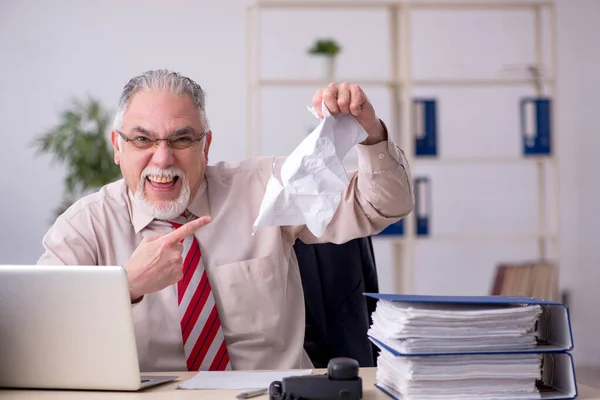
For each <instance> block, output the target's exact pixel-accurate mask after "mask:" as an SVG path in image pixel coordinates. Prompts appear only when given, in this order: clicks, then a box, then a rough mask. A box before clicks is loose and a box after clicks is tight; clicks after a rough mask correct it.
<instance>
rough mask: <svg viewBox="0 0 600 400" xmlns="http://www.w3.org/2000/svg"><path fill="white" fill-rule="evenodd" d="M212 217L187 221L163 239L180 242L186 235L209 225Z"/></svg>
mask: <svg viewBox="0 0 600 400" xmlns="http://www.w3.org/2000/svg"><path fill="white" fill-rule="evenodd" d="M211 220H212V219H211V218H210V217H209V216H204V217H200V218H196V219H195V220H193V221H190V222H187V223H185V224H183V225H181V226H180V227H179V228H177V229H175V230H174V231H173V232H169V233H167V234H166V235H165V236H163V240H164V241H166V242H170V243H178V242H180V241H182V240H183V239H185V238H186V237H188V236H190V235H192V234H193V233H194V232H195V231H197V230H198V229H200V228H202V227H203V226H205V225H207V224H208V223H209V222H210V221H211Z"/></svg>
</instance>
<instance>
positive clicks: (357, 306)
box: [294, 237, 379, 368]
mask: <svg viewBox="0 0 600 400" xmlns="http://www.w3.org/2000/svg"><path fill="white" fill-rule="evenodd" d="M294 250H295V252H296V257H297V258H298V264H299V267H300V275H301V278H302V287H303V289H304V299H305V303H306V332H305V346H304V347H305V349H306V351H307V353H308V355H309V357H310V358H311V360H312V362H313V364H314V365H315V368H326V367H327V363H328V361H329V360H330V359H331V358H334V357H351V358H354V359H355V360H357V361H358V362H359V364H360V366H361V367H371V366H375V365H376V361H375V354H376V353H375V347H374V345H372V343H371V342H370V341H369V339H368V338H367V330H368V329H369V326H370V325H371V319H370V316H371V313H372V312H373V310H374V309H375V301H374V299H372V298H369V297H365V296H364V295H363V293H365V292H370V293H377V292H378V290H379V288H378V284H377V272H376V268H375V257H374V255H373V248H372V244H371V238H370V237H368V238H360V239H355V240H351V241H349V242H347V243H344V244H340V245H338V244H332V243H324V244H312V245H307V244H305V243H303V242H302V241H300V240H297V241H296V243H295V245H294Z"/></svg>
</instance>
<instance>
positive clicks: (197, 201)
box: [127, 180, 210, 233]
mask: <svg viewBox="0 0 600 400" xmlns="http://www.w3.org/2000/svg"><path fill="white" fill-rule="evenodd" d="M206 187H207V185H206V180H203V181H202V184H201V185H200V188H198V192H197V193H196V196H194V200H192V202H191V203H190V204H189V205H188V208H187V209H188V210H189V211H190V212H191V213H192V214H194V215H195V216H196V217H200V216H204V215H210V208H209V207H208V198H207V190H206ZM127 194H128V196H129V200H130V202H131V222H132V224H133V229H134V230H135V233H139V232H140V231H141V230H142V229H144V228H145V227H147V226H148V225H149V224H150V223H151V222H152V221H153V220H154V218H153V217H152V216H150V215H148V214H146V213H145V212H144V211H142V209H141V207H139V205H138V204H137V201H136V200H135V198H134V195H133V193H132V192H131V190H129V189H127Z"/></svg>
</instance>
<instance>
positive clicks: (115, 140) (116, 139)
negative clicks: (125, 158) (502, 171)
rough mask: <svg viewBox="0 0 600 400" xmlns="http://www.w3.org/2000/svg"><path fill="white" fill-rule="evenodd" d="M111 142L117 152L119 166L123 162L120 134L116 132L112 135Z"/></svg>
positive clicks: (116, 162) (116, 161) (116, 158)
mask: <svg viewBox="0 0 600 400" xmlns="http://www.w3.org/2000/svg"><path fill="white" fill-rule="evenodd" d="M110 142H111V143H112V146H113V149H114V151H115V164H117V165H119V164H120V162H121V149H120V146H119V134H118V133H117V132H115V131H112V132H111V133H110Z"/></svg>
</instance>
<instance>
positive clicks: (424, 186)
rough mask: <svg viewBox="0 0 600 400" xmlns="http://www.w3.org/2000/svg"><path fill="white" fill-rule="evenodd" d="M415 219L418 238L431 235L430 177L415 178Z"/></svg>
mask: <svg viewBox="0 0 600 400" xmlns="http://www.w3.org/2000/svg"><path fill="white" fill-rule="evenodd" d="M414 187H415V217H416V227H417V236H427V235H429V220H430V215H431V208H432V205H431V182H430V180H429V178H428V177H426V176H420V177H418V178H415V184H414Z"/></svg>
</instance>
